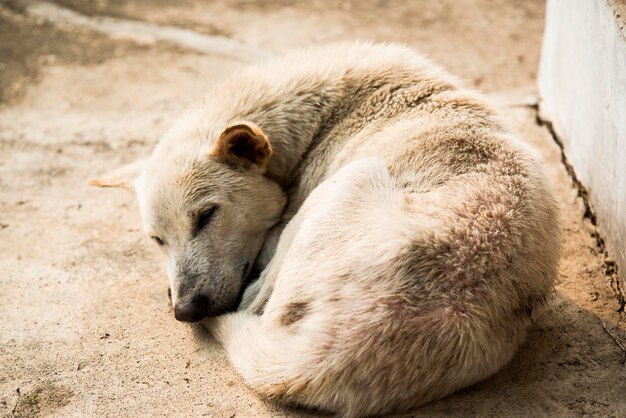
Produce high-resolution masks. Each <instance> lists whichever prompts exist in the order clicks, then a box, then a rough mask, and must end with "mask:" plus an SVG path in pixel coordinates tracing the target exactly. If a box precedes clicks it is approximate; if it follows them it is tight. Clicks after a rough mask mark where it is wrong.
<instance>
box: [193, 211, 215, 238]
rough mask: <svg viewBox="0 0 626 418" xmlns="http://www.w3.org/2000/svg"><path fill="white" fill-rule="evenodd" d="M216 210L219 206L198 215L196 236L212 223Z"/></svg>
mask: <svg viewBox="0 0 626 418" xmlns="http://www.w3.org/2000/svg"><path fill="white" fill-rule="evenodd" d="M216 210H217V206H213V207H211V208H209V209H207V210H205V211H204V212H201V213H200V214H199V215H198V218H197V219H196V227H195V229H194V235H198V234H199V233H200V231H202V230H203V229H204V228H205V227H206V226H207V225H208V224H209V223H210V222H211V220H212V219H213V216H214V215H215V211H216Z"/></svg>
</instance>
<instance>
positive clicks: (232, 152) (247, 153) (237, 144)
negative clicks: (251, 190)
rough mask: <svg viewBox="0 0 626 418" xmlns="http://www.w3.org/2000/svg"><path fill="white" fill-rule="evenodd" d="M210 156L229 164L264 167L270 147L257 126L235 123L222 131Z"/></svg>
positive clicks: (270, 150)
mask: <svg viewBox="0 0 626 418" xmlns="http://www.w3.org/2000/svg"><path fill="white" fill-rule="evenodd" d="M210 154H211V155H212V156H214V157H218V158H221V159H223V160H224V161H226V162H228V163H230V164H239V165H242V164H243V165H247V164H256V165H257V166H259V167H265V166H266V165H267V162H268V161H269V158H270V156H271V155H272V147H271V146H270V143H269V141H268V139H267V137H266V136H265V134H264V133H263V131H262V130H261V128H259V127H258V126H257V125H255V124H254V123H252V122H237V123H234V124H231V125H229V126H227V127H226V128H225V129H224V130H223V131H222V133H221V134H220V136H219V137H218V138H217V139H216V140H215V144H214V145H213V149H212V150H211V153H210Z"/></svg>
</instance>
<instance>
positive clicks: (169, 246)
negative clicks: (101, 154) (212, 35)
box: [92, 42, 559, 417]
mask: <svg viewBox="0 0 626 418" xmlns="http://www.w3.org/2000/svg"><path fill="white" fill-rule="evenodd" d="M92 184H94V185H96V186H121V187H130V186H131V185H132V186H134V189H135V190H136V193H137V196H138V200H139V205H140V210H141V215H142V220H143V224H144V228H145V231H146V232H147V234H148V235H149V236H151V237H152V238H153V240H154V241H155V242H156V243H157V244H158V245H159V246H160V247H161V248H162V249H163V250H164V252H165V253H166V254H167V256H168V277H169V285H170V289H171V299H172V304H173V306H174V312H175V317H176V319H178V320H181V321H189V322H195V321H202V323H203V324H204V325H205V326H206V327H207V328H208V329H209V331H210V332H211V333H212V334H213V335H214V336H215V337H216V338H217V339H218V340H219V341H220V342H221V343H222V344H223V346H224V347H225V349H226V351H227V353H228V356H229V358H230V360H231V361H232V364H233V366H234V367H235V369H236V370H237V371H238V372H239V373H240V374H241V375H242V376H243V378H244V379H245V381H246V383H247V384H248V385H249V386H250V387H252V388H253V389H254V390H255V391H256V392H257V393H258V394H260V395H261V396H263V397H266V398H271V399H278V400H280V401H283V402H286V403H289V404H296V405H301V406H304V407H309V408H315V409H319V410H323V411H329V412H333V413H336V414H338V415H340V416H345V417H357V416H367V415H379V414H386V413H391V412H399V411H406V410H409V409H413V408H416V407H418V406H420V405H422V404H424V403H427V402H430V401H434V400H436V399H440V398H442V397H444V396H446V395H449V394H451V393H453V392H455V391H458V390H459V389H462V388H465V387H467V386H470V385H472V384H474V383H476V382H479V381H481V380H483V379H485V378H487V377H488V376H490V375H492V374H493V373H494V372H496V371H497V370H499V369H500V368H501V367H503V366H504V365H505V364H507V362H509V360H510V359H511V358H512V356H513V355H514V353H515V352H516V350H517V349H518V347H519V346H520V344H521V343H522V342H523V341H524V339H525V337H526V334H527V330H528V328H529V326H530V324H531V321H532V318H533V316H534V315H535V314H536V311H537V308H539V307H541V306H542V304H543V303H544V302H545V300H546V298H547V297H548V296H549V294H550V292H551V290H552V288H553V280H554V277H555V275H556V272H557V265H558V258H559V244H558V236H559V228H558V223H557V217H558V213H557V205H556V203H555V200H554V198H553V195H552V193H551V191H550V188H549V187H548V185H547V182H546V180H545V178H544V175H543V174H542V171H541V167H540V164H539V163H538V162H537V159H536V157H534V156H533V152H532V150H530V149H528V147H527V146H526V145H525V144H524V143H523V142H522V141H520V140H519V139H517V138H516V137H515V136H514V135H512V134H511V133H509V132H508V131H507V130H506V129H505V128H504V127H503V125H502V123H501V122H499V121H498V118H497V115H496V113H495V111H494V110H493V109H492V108H491V107H490V106H489V105H488V104H486V102H485V100H484V99H483V98H482V97H481V96H480V95H479V94H478V93H475V92H472V91H470V90H468V89H465V88H463V87H462V84H461V83H460V82H459V81H458V80H457V79H456V78H454V77H453V76H451V75H449V74H448V73H446V72H445V71H444V70H442V69H441V68H440V67H438V66H437V65H435V64H434V63H432V62H431V61H429V60H428V59H427V58H425V57H423V56H422V55H420V54H419V53H417V52H416V51H414V50H412V49H410V48H408V47H405V46H401V45H395V44H373V43H365V42H344V43H337V44H330V45H323V46H316V47H311V48H308V49H305V50H301V51H295V52H292V53H289V54H287V55H285V56H284V57H282V58H278V59H275V60H272V61H268V62H263V63H259V64H255V65H252V66H250V67H248V68H246V69H243V70H241V71H240V72H238V73H237V74H235V75H233V76H231V77H230V78H228V79H226V80H224V81H220V82H219V83H218V84H217V85H216V86H215V87H214V88H213V89H212V90H211V91H210V92H209V94H208V95H207V97H206V100H205V102H204V103H203V104H202V105H200V106H198V108H196V109H193V110H192V111H190V112H189V113H188V114H186V115H185V116H184V117H183V118H182V119H181V120H180V121H179V122H178V123H177V124H176V125H175V126H174V127H173V128H172V129H171V130H170V131H169V133H167V134H166V135H165V137H164V138H162V140H161V141H160V143H159V144H158V146H157V147H156V149H155V150H154V152H153V154H152V155H151V156H150V157H149V158H148V159H147V160H145V161H141V162H138V163H134V164H132V165H130V166H126V167H123V168H121V169H119V170H117V171H115V172H113V173H111V174H110V175H108V176H105V177H103V178H99V179H96V180H93V181H92ZM255 269H256V270H258V271H260V272H261V273H260V275H259V277H258V279H257V280H256V281H255V282H253V283H252V284H250V285H248V286H246V283H247V280H248V278H249V277H251V271H253V270H255Z"/></svg>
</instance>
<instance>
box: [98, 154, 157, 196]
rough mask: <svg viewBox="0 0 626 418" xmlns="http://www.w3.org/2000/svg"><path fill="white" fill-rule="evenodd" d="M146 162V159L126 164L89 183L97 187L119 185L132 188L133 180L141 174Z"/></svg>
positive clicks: (127, 188) (123, 187)
mask: <svg viewBox="0 0 626 418" xmlns="http://www.w3.org/2000/svg"><path fill="white" fill-rule="evenodd" d="M145 164H146V160H139V161H135V162H134V163H130V164H126V165H124V166H122V167H119V168H118V169H116V170H113V171H111V172H110V173H109V174H106V175H104V176H102V177H99V178H95V179H90V180H89V184H91V185H92V186H96V187H119V188H122V189H126V190H131V189H132V187H131V186H132V182H133V181H134V180H135V179H136V178H137V177H138V176H139V174H140V173H141V170H143V167H144V166H145Z"/></svg>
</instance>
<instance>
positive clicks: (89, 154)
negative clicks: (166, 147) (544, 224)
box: [0, 0, 626, 417]
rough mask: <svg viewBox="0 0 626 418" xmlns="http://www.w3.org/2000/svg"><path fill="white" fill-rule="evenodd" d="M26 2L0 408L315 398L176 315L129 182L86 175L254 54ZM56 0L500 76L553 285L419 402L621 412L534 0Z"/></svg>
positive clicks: (447, 407) (598, 281)
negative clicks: (535, 316)
mask: <svg viewBox="0 0 626 418" xmlns="http://www.w3.org/2000/svg"><path fill="white" fill-rule="evenodd" d="M32 4H33V3H28V2H20V1H17V0H14V1H4V2H0V83H1V84H0V95H1V96H0V100H2V101H1V103H0V294H1V295H2V302H1V303H0V414H2V415H6V416H12V415H15V416H35V415H45V416H48V415H55V416H77V415H98V416H102V415H111V416H137V415H142V416H143V415H175V416H187V415H193V416H200V415H207V416H215V417H234V416H309V415H314V414H312V413H311V412H304V411H297V410H293V409H288V408H284V407H281V406H280V405H274V404H269V403H266V402H264V401H261V400H260V399H258V398H257V397H256V396H255V395H254V394H253V393H252V392H251V391H250V390H248V389H247V388H246V387H245V386H244V385H243V383H242V381H241V379H240V378H239V377H238V376H237V375H236V374H235V373H234V371H233V369H232V368H231V367H230V366H229V364H228V362H227V359H226V357H225V355H224V352H223V351H222V350H221V349H220V348H219V347H217V346H216V344H215V342H213V341H212V340H211V338H210V337H208V336H207V335H206V334H205V333H203V332H202V331H201V330H200V329H198V328H197V327H195V326H191V325H185V324H181V323H178V322H176V321H175V320H174V317H173V315H172V312H171V309H170V307H169V305H168V301H167V296H166V291H167V284H166V279H165V261H164V260H163V259H162V256H161V254H160V252H159V251H158V250H157V249H156V248H155V246H153V245H152V243H151V242H149V240H148V239H146V238H145V237H143V235H142V233H141V231H140V228H139V226H140V223H139V214H138V211H137V205H136V202H135V199H134V196H132V195H131V194H130V193H127V192H124V191H121V190H102V189H93V188H90V187H89V186H88V185H87V179H88V178H89V177H91V176H94V175H98V174H102V173H104V172H107V171H109V170H110V169H112V168H115V167H117V166H119V165H121V164H123V163H126V162H130V161H133V160H134V159H137V158H140V157H142V156H146V155H148V154H149V152H150V150H151V148H152V147H153V146H154V144H155V143H156V142H157V141H158V139H159V137H160V136H161V135H162V134H163V133H164V131H165V130H166V129H167V127H168V126H169V125H170V123H171V122H172V121H173V120H174V119H175V118H176V116H177V115H179V114H180V113H181V112H184V109H185V108H186V107H188V106H189V105H190V104H192V103H193V102H194V101H197V100H199V99H200V98H201V92H202V91H204V90H205V89H206V88H207V87H208V86H210V85H211V84H214V83H219V80H220V78H222V77H224V76H225V75H227V74H228V73H230V72H231V71H232V70H233V69H235V68H237V67H238V66H240V65H243V63H244V61H246V57H245V56H244V57H241V54H239V55H235V54H233V55H232V56H229V54H228V53H223V52H222V53H219V54H218V53H215V54H213V53H211V52H210V50H209V51H208V53H199V52H198V51H194V50H191V49H189V48H188V47H183V46H181V45H177V44H176V43H174V42H168V41H159V40H158V37H155V36H151V35H150V34H145V33H144V34H137V33H133V31H132V30H131V31H127V32H123V31H122V32H119V31H118V32H116V33H112V34H107V33H103V32H99V31H98V30H96V29H94V28H90V27H88V26H89V25H86V26H85V25H83V26H76V25H74V24H67V23H63V22H61V21H58V20H57V21H54V22H52V21H50V19H47V18H46V17H45V16H42V15H36V14H33V12H32V11H33V9H29V5H30V6H32ZM58 4H60V5H62V6H64V7H68V8H71V9H73V10H75V11H77V12H79V13H81V16H91V19H93V21H98V20H97V19H98V16H110V17H114V18H117V19H133V20H139V21H142V22H147V23H150V24H152V26H150V27H151V28H153V29H154V28H157V30H159V27H160V26H157V25H169V26H178V27H181V28H186V29H190V30H193V31H195V32H197V33H200V34H203V35H205V36H206V37H207V39H208V40H209V41H211V40H213V41H214V40H219V39H223V38H220V37H224V38H225V39H228V40H230V41H234V42H236V43H238V44H240V45H241V47H242V48H243V49H242V50H243V51H246V48H247V50H249V51H256V50H257V49H258V50H262V51H264V52H268V53H269V54H276V53H279V52H280V51H283V50H285V49H288V48H290V47H294V46H300V45H306V44H310V43H316V42H322V41H327V40H336V39H345V38H365V39H374V40H386V41H401V42H405V43H408V44H410V45H413V46H415V47H418V48H420V49H421V50H423V51H425V52H427V53H428V54H429V55H431V56H432V57H434V58H435V59H436V60H438V61H439V62H440V63H442V64H444V65H445V66H446V67H448V68H449V69H450V70H451V71H453V72H454V73H456V74H458V75H460V76H462V77H464V78H465V79H466V80H467V82H468V84H469V85H470V86H474V87H477V88H480V89H483V90H485V91H487V92H488V93H491V94H493V95H494V97H496V98H497V101H498V103H500V105H501V108H502V116H503V118H504V119H505V120H506V121H507V123H508V124H509V125H510V126H511V128H512V129H514V130H515V131H517V132H519V133H520V134H521V135H522V136H523V137H524V138H526V139H527V140H528V141H529V142H531V143H532V144H534V145H535V146H536V147H537V149H538V150H539V152H540V154H541V155H542V157H543V159H544V161H545V169H546V172H547V174H548V175H549V176H550V178H551V180H552V182H553V184H554V189H555V191H556V193H557V195H558V198H559V201H560V202H561V208H562V229H563V238H562V242H563V247H564V251H563V259H562V265H561V269H560V274H559V278H558V281H557V284H556V292H555V295H554V297H553V299H552V300H551V301H550V303H549V306H548V307H547V310H546V312H545V314H544V315H543V317H542V318H541V319H540V320H538V321H537V322H536V324H535V325H534V327H533V330H532V332H531V336H530V338H529V340H528V342H527V344H526V345H525V346H524V347H523V348H522V350H521V351H520V353H519V354H518V355H517V356H516V357H515V359H514V360H513V361H512V362H511V364H510V365H509V366H507V367H506V368H505V369H503V370H502V371H501V372H499V373H497V374H496V375H495V376H494V377H493V378H491V379H489V380H487V381H485V382H483V383H481V384H479V385H476V386H474V387H472V388H470V389H468V390H465V391H463V392H461V393H458V394H456V395H454V396H451V397H449V398H447V399H444V400H442V401H439V402H436V403H433V404H430V405H427V406H425V407H423V408H422V409H420V410H418V411H416V412H415V414H414V415H417V416H443V415H459V416H476V415H480V416H483V415H492V416H495V415H497V416H510V415H527V416H554V415H567V416H573V415H594V416H626V390H625V389H626V384H625V383H624V382H625V377H626V365H625V364H624V359H625V357H624V352H623V351H622V350H621V349H620V347H619V346H618V344H617V343H616V341H615V339H617V340H618V341H621V342H622V343H626V332H625V330H626V320H625V319H624V313H623V309H622V310H621V311H620V302H619V298H618V297H617V295H616V292H615V273H614V271H613V268H612V266H611V260H610V258H609V259H605V257H606V255H605V254H604V250H603V249H602V248H599V247H598V240H597V234H596V231H595V227H594V226H593V225H592V224H591V223H590V222H589V220H588V218H584V216H583V215H584V212H585V210H584V205H583V202H582V201H581V199H580V198H579V197H578V193H577V190H576V188H575V187H573V184H572V181H571V178H570V177H569V175H568V174H567V172H566V170H565V168H564V165H563V164H562V161H561V152H560V149H559V147H558V146H557V145H556V143H555V142H554V140H553V138H552V137H551V136H550V134H549V132H548V130H547V129H546V128H545V127H543V126H540V125H538V124H537V122H536V109H535V107H533V106H532V102H533V101H532V100H530V102H528V101H527V100H526V97H528V96H527V93H530V95H531V97H532V91H533V88H534V82H535V77H536V74H535V71H536V68H537V60H538V55H539V48H540V42H541V31H542V25H543V3H542V2H541V1H534V0H533V1H503V0H499V1H488V0H445V1H426V0H424V1H374V0H366V1H356V0H354V1H312V2H303V3H302V4H299V3H298V2H291V1H287V0H282V1H272V2H269V1H268V2H263V1H253V0H248V1H244V0H241V1H226V0H218V1H206V2H201V1H198V0H182V1H179V2H168V1H165V0H138V1H134V2H132V3H131V2H124V1H121V0H109V1H107V0H98V1H93V2H92V1H89V2H87V1H84V0H62V1H59V2H58ZM52 20H54V19H52ZM86 21H89V20H88V19H87V20H86ZM118 22H119V21H118ZM211 37H213V38H211ZM211 42H212V41H211ZM211 42H209V45H213V44H211ZM209 49H210V48H209ZM520 92H521V93H520ZM520 99H521V100H520ZM603 324H604V326H603ZM605 327H606V329H605ZM609 333H611V334H612V335H613V337H614V338H615V339H614V338H613V337H612V336H611V335H610V334H609ZM373 378H375V377H373Z"/></svg>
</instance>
